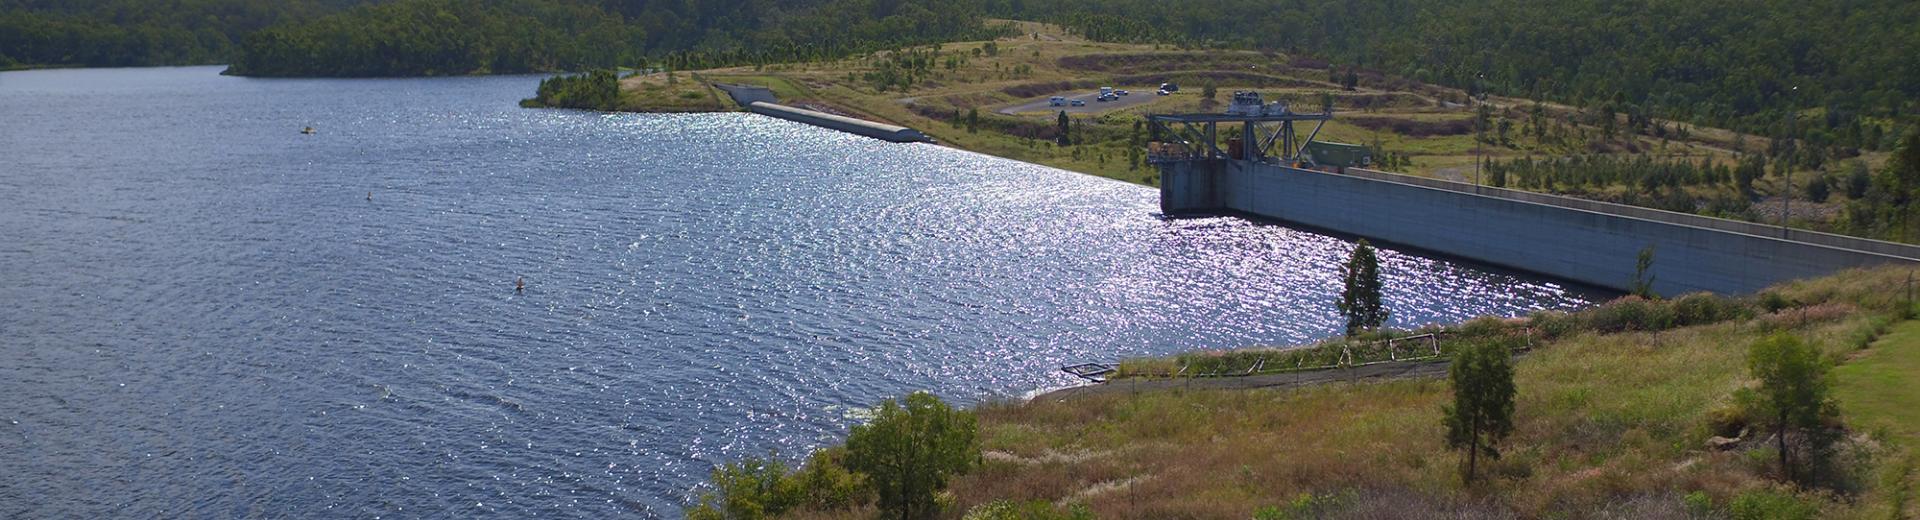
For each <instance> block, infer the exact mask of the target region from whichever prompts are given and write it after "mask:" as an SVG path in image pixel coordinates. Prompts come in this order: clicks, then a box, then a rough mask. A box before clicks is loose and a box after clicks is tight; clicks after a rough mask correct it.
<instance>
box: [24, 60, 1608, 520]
mask: <svg viewBox="0 0 1920 520" xmlns="http://www.w3.org/2000/svg"><path fill="white" fill-rule="evenodd" d="M216 70H217V69H211V68H183V69H132V70H66V71H37V72H10V73H0V113H5V114H8V115H9V117H7V118H5V119H4V120H0V155H3V156H5V157H7V162H8V167H7V168H5V169H3V170H0V187H4V189H0V244H4V245H0V272H4V273H7V276H8V282H7V283H5V284H0V301H5V302H7V303H8V309H7V310H5V311H3V312H0V395H6V396H9V398H8V399H7V401H6V402H7V404H6V405H5V406H4V407H0V516H20V517H101V516H112V517H174V516H355V517H366V516H382V515H388V516H443V517H473V516H492V517H509V518H519V517H535V516H540V517H573V518H599V517H605V516H616V515H619V516H661V515H674V514H676V513H677V512H678V511H679V507H680V505H681V504H684V503H685V502H686V500H687V499H688V497H689V496H690V495H689V494H690V490H692V489H693V488H694V487H695V486H696V485H697V484H698V483H699V482H700V481H701V480H702V479H703V478H704V477H705V474H706V472H707V471H708V469H709V468H711V467H712V465H713V464H715V463H717V462H719V461H724V460H727V459H730V458H734V457H740V456H745V455H757V454H764V453H767V452H768V450H778V452H779V453H781V454H783V455H784V456H797V455H798V454H800V453H803V452H804V451H805V450H807V449H809V448H811V447H814V446H817V445H819V444H821V443H824V442H832V441H833V440H834V439H836V438H837V437H838V436H839V435H842V434H843V432H844V431H845V428H846V427H847V426H848V425H849V424H851V423H852V422H853V421H854V420H856V418H857V417H858V416H859V413H858V411H859V410H863V409H864V407H865V406H868V405H870V404H871V403H872V402H874V401H875V400H877V399H879V398H881V397H886V396H893V395H899V394H900V393H902V392H906V391H910V390H915V389H928V390H933V391H936V392H938V393H940V394H942V395H944V396H948V397H950V398H954V399H956V400H959V401H961V402H974V401H976V400H978V399H982V398H988V397H994V396H1019V395H1022V394H1024V393H1027V392H1029V391H1032V390H1034V389H1039V388H1049V387H1057V386H1060V385H1063V384H1069V383H1071V380H1070V379H1068V378H1066V377H1065V376H1062V375H1060V374H1059V373H1058V372H1057V371H1056V370H1055V369H1056V368H1057V367H1058V366H1060V365H1061V364H1063V363H1068V362H1077V361H1085V360H1112V359H1117V358H1122V357H1127V356H1138V355H1150V354H1164V353H1169V352H1176V351H1180V350H1186V349H1194V348H1227V347H1234V346H1241V345H1249V344H1261V343H1286V342H1297V341H1304V340H1309V339H1313V338H1318V337H1322V336H1326V335H1328V334H1331V333H1333V332H1335V331H1336V330H1337V328H1338V323H1336V322H1335V318H1334V312H1333V304H1332V300H1333V294H1334V293H1335V291H1336V290H1337V286H1338V281H1337V279H1336V274H1335V273H1336V271H1335V266H1336V265H1337V263H1338V262H1339V261H1340V260H1342V259H1343V257H1344V255H1345V254H1346V252H1347V250H1348V249H1349V248H1350V247H1351V244H1350V243H1349V242H1348V241H1347V240H1344V239H1341V238H1335V237H1328V236H1324V235H1319V234H1314V233H1308V232H1303V231H1298V230H1293V229H1289V228H1286V227H1281V226H1276V225H1271V224H1263V223H1255V222H1248V221H1246V220H1242V219H1237V218H1205V219H1181V220H1165V219H1162V218H1160V217H1159V216H1158V215H1156V214H1155V211H1156V207H1157V203H1156V199H1155V193H1154V192H1153V191H1152V190H1150V189H1146V188H1141V187H1137V186H1132V185H1127V184H1123V183H1118V182H1113V181H1108V180H1103V179H1098V178H1092V177H1087V176H1083V175H1078V174H1073V173H1069V172H1064V171H1060V170H1055V169H1050V168H1043V167H1037V166H1033V165H1028V164H1022V163H1017V162H1013V161H1006V160H1001V159H996V158H992V157H987V156H982V155H978V154H972V153H967V152H961V151H956V150H952V149H947V148H942V147H938V146H931V145H893V144H886V143H881V142H877V141H873V140H868V139H863V138H858V137H853V136H849V135H845V134H840V133H835V132H830V131H824V130H819V129H815V128H811V127H806V126H802V125H797V124H793V123H788V122H784V121H778V120H773V119H767V118H762V117H758V116H751V115H745V114H710V115H603V114H593V113H585V112H573V111H553V110H522V109H518V108H515V106H514V101H515V100H516V98H518V97H520V96H522V95H525V94H526V93H528V92H531V91H532V88H533V86H534V84H535V83H536V82H537V80H538V78H531V77H496V78H460V79H427V80H351V81H349V80H332V81H329V80H251V79H241V78H228V77H221V76H218V75H216V74H214V72H216ZM304 126H313V127H315V128H317V129H319V133H318V134H317V135H312V136H303V135H300V134H299V133H298V129H299V128H301V127H304ZM369 193H371V200H369V199H368V195H369ZM1382 259H1383V262H1384V270H1385V273H1386V277H1387V279H1388V280H1389V282H1388V292H1387V295H1386V299H1387V302H1388V304H1389V305H1390V306H1391V307H1392V308H1393V309H1394V311H1395V313H1394V318H1395V321H1396V324H1399V325H1415V324H1420V323H1430V322H1446V321H1454V320H1459V319H1462V318H1466V317H1470V316H1475V315H1480V314H1500V315H1516V314H1521V313H1524V312H1527V311H1529V310H1532V309H1537V308H1547V307H1568V306H1574V305H1580V304H1582V303H1584V302H1585V301H1587V299H1588V298H1589V297H1590V296H1591V295H1590V294H1587V293H1585V292H1582V291H1580V290H1576V289H1573V288H1568V287H1563V286H1560V285H1556V284H1554V283H1550V282H1544V281H1540V280H1536V279H1531V278H1526V277H1520V276H1515V275H1512V274H1510V273H1504V272H1499V271H1493V270H1488V269H1486V268H1484V267H1481V266H1473V265H1463V264H1460V263H1457V262H1452V261H1447V260H1440V259H1433V258H1427V257H1423V256H1419V255H1415V254H1409V253H1405V252H1399V251H1392V250H1388V251H1383V252H1382ZM520 278H524V279H525V280H526V283H527V289H526V290H525V291H524V292H520V293H516V292H515V291H513V289H512V287H513V282H514V280H516V279H520Z"/></svg>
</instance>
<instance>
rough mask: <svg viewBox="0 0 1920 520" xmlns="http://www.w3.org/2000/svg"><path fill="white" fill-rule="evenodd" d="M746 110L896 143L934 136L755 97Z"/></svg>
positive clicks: (916, 140)
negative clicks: (759, 99)
mask: <svg viewBox="0 0 1920 520" xmlns="http://www.w3.org/2000/svg"><path fill="white" fill-rule="evenodd" d="M747 110H748V111H750V112H753V113H755V114H760V115H764V116H770V117H777V118H780V119H785V120H788V121H796V122H801V123H806V124H809V125H814V126H819V127H825V128H831V129H834V130H839V131H842V132H847V133H851V134H857V135H864V136H867V137H872V138H875V139H880V140H885V141H892V142H896V143H921V142H932V141H933V138H930V137H927V134H923V133H920V131H919V130H914V129H912V128H907V127H904V126H895V125H889V124H886V123H876V122H873V121H867V120H864V119H854V118H851V117H846V116H838V115H833V114H829V113H826V112H820V111H815V110H807V109H804V108H794V107H790V106H786V105H780V104H775V103H768V102H766V101H755V102H752V103H749V104H747Z"/></svg>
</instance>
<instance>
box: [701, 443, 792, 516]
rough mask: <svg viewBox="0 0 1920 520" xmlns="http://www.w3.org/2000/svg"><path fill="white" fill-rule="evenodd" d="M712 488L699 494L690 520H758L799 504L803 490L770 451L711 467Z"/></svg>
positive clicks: (783, 511)
mask: <svg viewBox="0 0 1920 520" xmlns="http://www.w3.org/2000/svg"><path fill="white" fill-rule="evenodd" d="M712 479H713V487H714V489H713V490H711V491H708V492H705V493H702V494H701V495H700V503H699V505H697V506H694V508H693V509H692V510H690V511H687V518H689V519H693V520H720V519H759V518H770V517H776V516H779V515H780V514H782V513H785V512H787V511H789V510H791V509H793V507H794V506H796V505H798V504H799V503H800V500H801V497H802V496H803V495H804V491H803V490H802V489H801V488H800V482H799V481H798V480H797V479H794V478H792V477H791V476H790V475H789V474H788V473H787V465H786V464H785V463H782V462H780V459H778V458H776V457H774V456H773V455H771V454H769V455H768V456H767V458H765V459H756V458H747V459H743V460H738V461H734V462H729V463H727V464H726V465H723V466H721V467H718V468H714V470H713V476H712Z"/></svg>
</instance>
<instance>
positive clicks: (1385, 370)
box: [1034, 360, 1449, 400]
mask: <svg viewBox="0 0 1920 520" xmlns="http://www.w3.org/2000/svg"><path fill="white" fill-rule="evenodd" d="M1448 363H1449V362H1448V361H1446V360H1440V361H1423V362H1418V363H1380V364H1376V365H1367V366H1363V367H1356V368H1349V369H1332V370H1317V371H1312V372H1287V373H1281V374H1265V375H1258V376H1246V377H1202V378H1180V379H1120V380H1115V381H1108V382H1106V383H1101V384H1097V385H1087V386H1076V387H1073V388H1067V389H1062V390H1055V391H1052V392H1047V393H1045V394H1041V395H1039V396H1037V397H1034V399H1059V400H1065V399H1072V398H1075V397H1083V396H1089V395H1099V394H1109V393H1115V392H1141V391H1152V390H1171V389H1196V390H1248V389H1255V388H1289V387H1297V386H1308V385H1319V384H1327V383H1336V382H1341V381H1360V380H1367V379H1403V378H1410V377H1442V376H1445V375H1447V364H1448Z"/></svg>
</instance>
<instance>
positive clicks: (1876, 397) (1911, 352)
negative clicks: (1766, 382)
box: [1834, 322, 1920, 518]
mask: <svg viewBox="0 0 1920 520" xmlns="http://www.w3.org/2000/svg"><path fill="white" fill-rule="evenodd" d="M1834 372H1835V375H1836V376H1837V377H1836V381H1835V383H1836V384H1835V387H1834V392H1835V394H1836V395H1837V396H1838V397H1839V399H1840V407H1841V410H1842V412H1843V413H1845V414H1846V416H1847V417H1848V418H1849V419H1850V422H1851V423H1852V426H1853V427H1854V428H1856V429H1859V430H1862V431H1865V432H1867V433H1869V434H1871V435H1873V436H1874V437H1875V438H1877V439H1879V440H1881V441H1882V442H1886V443H1888V444H1891V445H1894V446H1898V447H1899V448H1900V450H1901V451H1896V452H1894V453H1893V454H1891V455H1890V458H1889V461H1888V463H1886V464H1884V465H1883V467H1882V468H1881V470H1880V471H1879V473H1878V474H1877V475H1876V478H1878V479H1879V484H1880V488H1881V489H1879V490H1878V493H1879V497H1878V498H1880V500H1877V501H1875V502H1876V505H1877V507H1876V508H1875V510H1874V513H1875V515H1874V516H1879V517H1891V518H1915V517H1920V479H1916V478H1915V475H1914V471H1915V470H1916V467H1915V466H1916V465H1917V464H1920V322H1906V323H1903V324H1901V325H1899V326H1897V327H1895V328H1894V329H1893V332H1891V333H1889V334H1887V335H1886V336H1885V337H1883V338H1881V339H1880V340H1879V341H1878V342H1875V343H1874V344H1873V346H1872V348H1869V349H1867V350H1864V351H1862V352H1860V353H1858V354H1857V355H1855V356H1853V357H1852V358H1851V359H1850V360H1848V361H1847V362H1846V364H1844V365H1841V366H1840V367H1839V368H1837V369H1835V370H1834Z"/></svg>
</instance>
